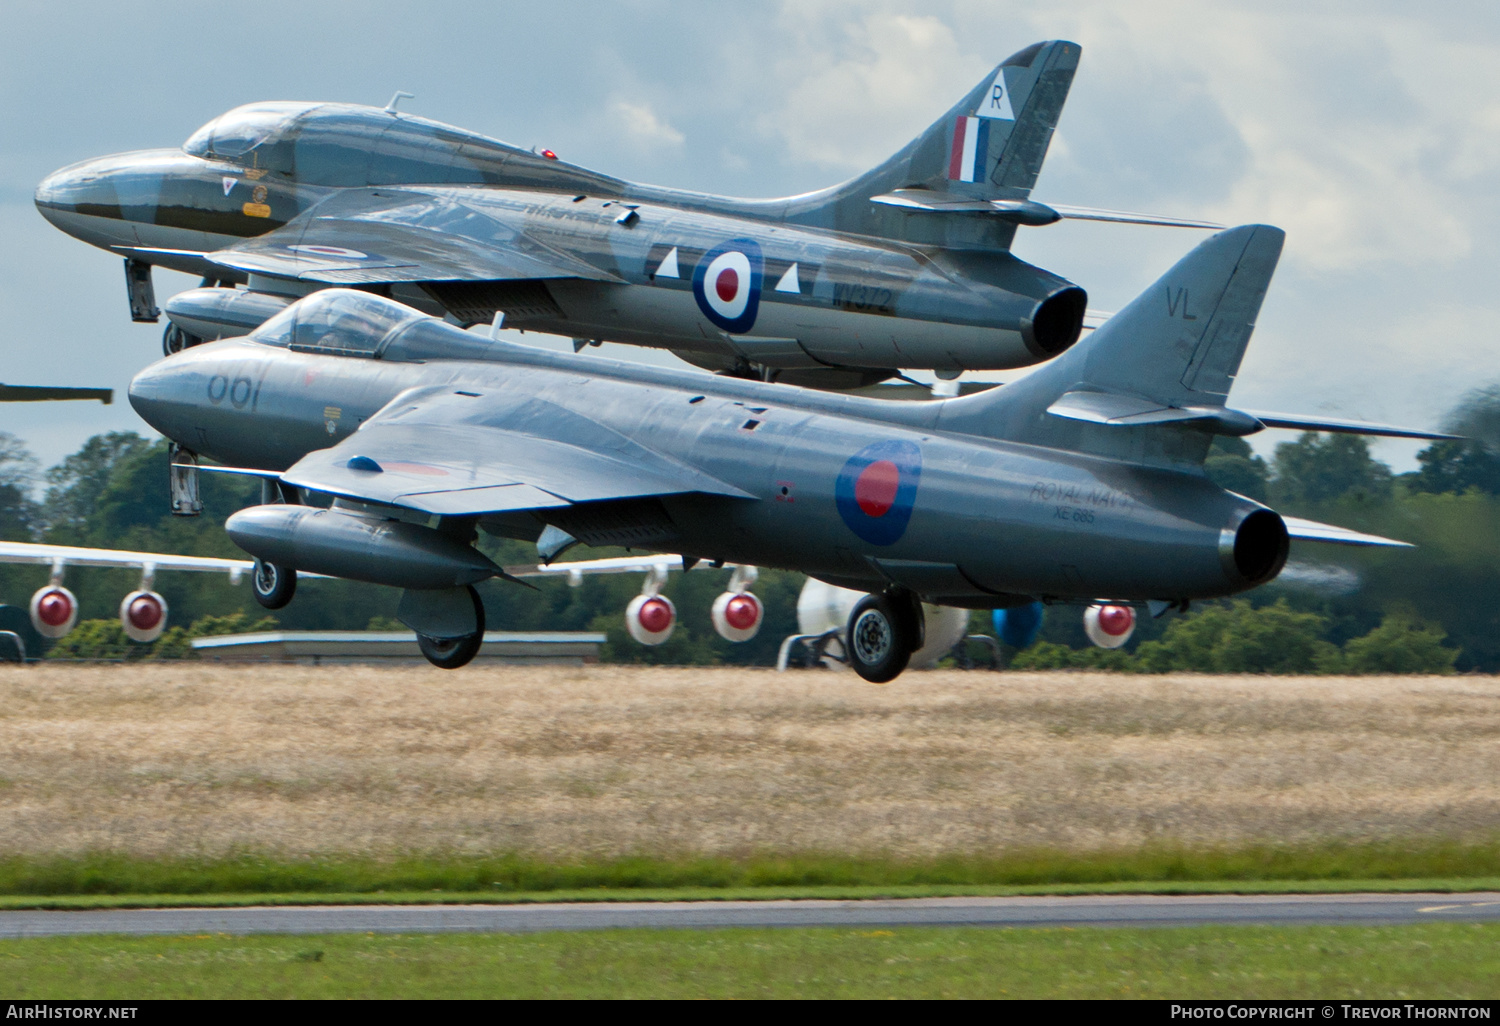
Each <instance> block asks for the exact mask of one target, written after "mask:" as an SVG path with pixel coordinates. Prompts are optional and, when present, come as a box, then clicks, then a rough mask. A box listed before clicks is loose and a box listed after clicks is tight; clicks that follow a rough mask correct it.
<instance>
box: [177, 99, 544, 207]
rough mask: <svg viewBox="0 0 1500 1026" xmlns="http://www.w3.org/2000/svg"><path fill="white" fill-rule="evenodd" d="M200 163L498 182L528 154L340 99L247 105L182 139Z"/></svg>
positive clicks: (340, 178)
mask: <svg viewBox="0 0 1500 1026" xmlns="http://www.w3.org/2000/svg"><path fill="white" fill-rule="evenodd" d="M182 148H183V150H184V151H185V152H186V153H188V154H190V155H191V156H194V157H201V158H203V159H204V160H221V161H227V162H229V163H231V164H238V165H239V166H241V167H244V168H247V169H250V170H258V171H262V172H269V173H273V174H278V175H283V176H286V177H288V178H295V179H296V180H298V181H300V182H305V183H307V184H309V185H333V186H365V185H397V184H404V185H463V184H473V185H484V184H499V183H500V181H501V174H500V169H501V167H502V165H504V164H505V163H506V162H507V161H509V160H512V159H514V158H516V157H518V156H519V157H522V158H530V159H531V160H538V159H540V158H537V157H535V156H534V155H533V154H530V153H527V152H526V151H525V150H519V149H517V148H516V147H514V146H507V145H506V144H505V143H502V142H498V141H496V140H494V139H489V138H486V137H485V136H482V135H476V134H475V133H473V132H466V131H464V130H463V129H461V128H454V127H452V126H451V125H444V124H441V123H439V122H436V121H428V120H427V119H426V118H418V117H412V116H410V115H407V114H396V113H390V112H388V111H385V110H381V109H379V108H377V107H362V106H358V105H355V104H344V103H284V102H282V103H252V104H248V105H246V106H244V107H236V108H235V109H234V110H232V111H229V112H228V113H227V114H222V115H220V116H219V117H217V118H215V119H214V120H212V121H210V122H209V123H208V124H206V125H204V126H203V127H202V128H200V129H198V131H196V132H194V133H193V134H192V136H191V137H189V139H188V141H187V142H185V143H183V146H182Z"/></svg>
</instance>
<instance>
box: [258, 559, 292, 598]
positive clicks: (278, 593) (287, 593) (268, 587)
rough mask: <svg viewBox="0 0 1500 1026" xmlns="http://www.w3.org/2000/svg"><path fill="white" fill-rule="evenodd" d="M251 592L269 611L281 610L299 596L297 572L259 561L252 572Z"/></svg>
mask: <svg viewBox="0 0 1500 1026" xmlns="http://www.w3.org/2000/svg"><path fill="white" fill-rule="evenodd" d="M250 590H251V591H253V592H255V601H257V602H259V603H260V604H261V605H263V606H265V607H266V608H267V609H280V608H282V607H283V606H285V605H286V604H287V603H288V602H290V601H291V600H292V596H293V595H295V594H297V571H295V570H289V569H287V568H286V567H283V566H278V565H277V564H275V563H267V562H266V561H265V560H263V559H257V560H256V561H255V566H254V568H253V569H252V570H251V571H250Z"/></svg>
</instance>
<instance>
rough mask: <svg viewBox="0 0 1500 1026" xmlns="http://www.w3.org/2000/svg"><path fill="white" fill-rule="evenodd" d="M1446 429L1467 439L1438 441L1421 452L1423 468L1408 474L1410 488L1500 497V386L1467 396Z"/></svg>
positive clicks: (1483, 389) (1420, 457) (1418, 460)
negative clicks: (1469, 491) (1471, 492)
mask: <svg viewBox="0 0 1500 1026" xmlns="http://www.w3.org/2000/svg"><path fill="white" fill-rule="evenodd" d="M1443 429H1444V430H1445V431H1449V432H1451V433H1453V434H1455V435H1462V436H1463V437H1461V438H1456V439H1449V440H1447V441H1442V442H1434V443H1433V444H1432V445H1430V446H1428V447H1427V448H1426V449H1423V450H1422V451H1421V452H1420V453H1418V454H1417V462H1418V463H1419V464H1421V468H1420V469H1419V470H1418V471H1417V472H1416V473H1415V474H1407V475H1404V477H1403V481H1404V483H1405V484H1406V486H1407V488H1409V489H1410V490H1411V491H1414V492H1433V493H1442V492H1464V491H1467V490H1468V489H1470V488H1477V489H1479V490H1480V491H1482V492H1487V493H1489V494H1490V495H1500V384H1497V385H1489V386H1486V387H1485V388H1478V389H1475V390H1474V391H1472V392H1470V393H1469V394H1468V395H1466V396H1464V397H1463V399H1461V400H1459V403H1458V405H1457V406H1455V407H1454V408H1453V410H1452V411H1451V412H1450V413H1449V414H1448V417H1447V418H1446V419H1445V420H1444V422H1443Z"/></svg>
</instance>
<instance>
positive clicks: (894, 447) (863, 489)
mask: <svg viewBox="0 0 1500 1026" xmlns="http://www.w3.org/2000/svg"><path fill="white" fill-rule="evenodd" d="M921 477H922V450H921V449H919V448H917V447H916V446H915V445H914V444H912V443H911V442H902V441H895V440H892V441H889V442H876V443H875V444H874V445H867V446H865V447H864V448H863V449H861V450H860V451H859V452H857V453H855V454H854V455H853V456H851V457H849V462H848V463H845V464H844V469H843V470H842V471H840V472H839V477H838V481H836V482H835V483H834V486H833V498H834V502H835V503H836V504H837V506H838V510H839V516H840V517H842V518H843V521H844V523H845V524H847V525H848V527H849V530H851V531H853V532H854V533H855V535H857V536H858V537H859V538H860V539H862V540H863V541H867V542H869V543H870V544H871V545H894V544H895V543H896V542H897V541H899V540H900V538H901V536H902V535H903V534H905V533H906V525H907V523H908V522H909V521H910V520H911V510H912V506H913V505H914V504H915V503H916V499H917V482H918V481H919V480H920V479H921Z"/></svg>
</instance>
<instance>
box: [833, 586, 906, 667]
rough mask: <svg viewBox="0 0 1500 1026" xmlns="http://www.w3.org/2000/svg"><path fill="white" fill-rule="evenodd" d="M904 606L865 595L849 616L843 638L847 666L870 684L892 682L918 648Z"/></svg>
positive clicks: (891, 600) (903, 604)
mask: <svg viewBox="0 0 1500 1026" xmlns="http://www.w3.org/2000/svg"><path fill="white" fill-rule="evenodd" d="M905 605H906V604H905V603H903V602H902V601H901V600H900V599H893V598H892V596H890V595H866V596H865V597H864V598H862V599H860V600H859V603H858V604H857V605H856V606H855V607H854V611H853V612H851V613H850V614H849V626H848V630H847V633H846V635H845V639H844V648H845V650H846V652H847V653H848V656H849V665H850V666H851V667H853V668H854V672H855V673H857V674H859V675H860V676H861V677H863V678H864V679H865V680H867V681H869V682H870V683H872V684H884V683H885V682H886V681H889V680H894V679H895V678H896V677H897V676H898V675H899V674H900V673H901V671H902V670H904V669H906V663H907V661H908V660H909V659H911V654H912V652H914V651H916V649H917V648H918V646H919V645H920V640H919V639H918V637H917V633H918V632H917V630H916V629H915V628H916V624H915V623H914V622H913V617H912V615H911V612H910V611H909V610H907V609H906V608H904V607H905Z"/></svg>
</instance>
